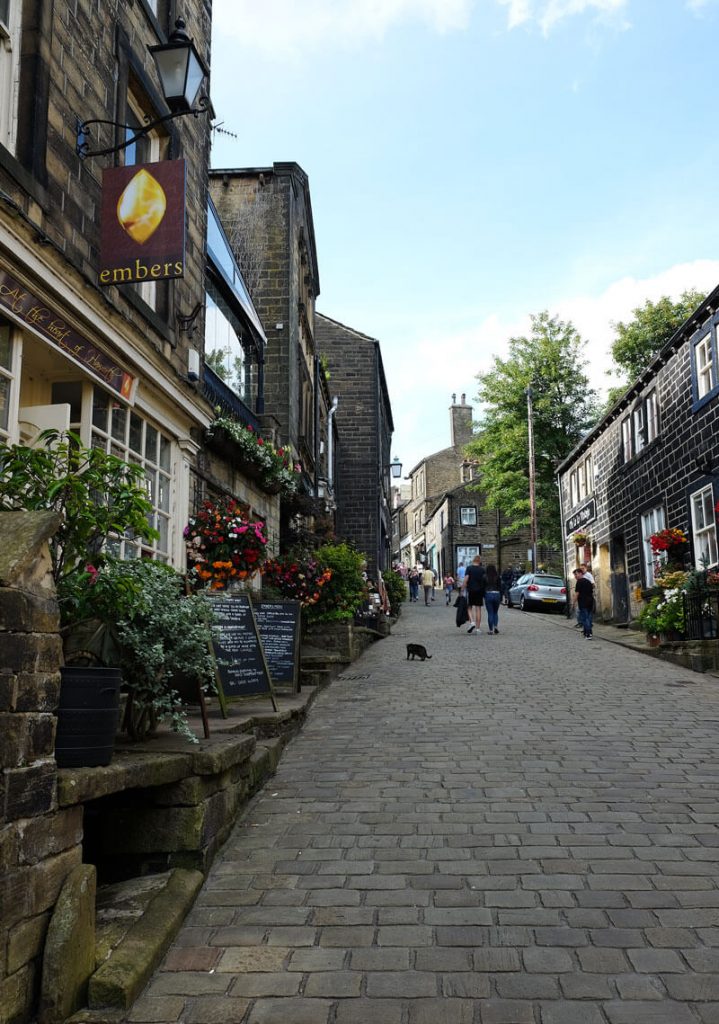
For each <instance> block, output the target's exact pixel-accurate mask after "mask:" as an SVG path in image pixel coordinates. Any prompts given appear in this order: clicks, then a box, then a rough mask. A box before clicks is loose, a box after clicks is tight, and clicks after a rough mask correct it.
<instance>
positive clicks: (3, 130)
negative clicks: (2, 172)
mask: <svg viewBox="0 0 719 1024" xmlns="http://www.w3.org/2000/svg"><path fill="white" fill-rule="evenodd" d="M21 25H22V0H0V144H1V145H3V146H4V147H5V148H6V149H9V150H10V152H11V153H14V152H15V143H16V139H17V104H18V90H19V87H20V29H21Z"/></svg>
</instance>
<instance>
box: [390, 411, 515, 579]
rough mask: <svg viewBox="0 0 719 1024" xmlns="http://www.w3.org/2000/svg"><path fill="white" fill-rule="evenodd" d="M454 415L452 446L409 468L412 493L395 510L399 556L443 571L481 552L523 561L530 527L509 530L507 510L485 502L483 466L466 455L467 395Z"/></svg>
mask: <svg viewBox="0 0 719 1024" xmlns="http://www.w3.org/2000/svg"><path fill="white" fill-rule="evenodd" d="M449 414H450V441H451V444H450V446H449V447H448V448H443V449H442V450H441V451H439V452H435V453H434V454H433V455H429V456H427V457H426V458H424V459H422V460H421V462H419V463H417V465H416V466H414V467H413V468H412V469H411V470H410V473H409V476H410V478H411V487H412V493H411V497H410V499H409V501H407V502H406V504H404V505H402V506H401V507H400V508H399V509H398V511H397V513H396V514H397V516H398V518H399V529H398V534H399V550H398V551H396V552H395V557H397V558H398V559H399V560H400V561H401V562H404V564H405V565H408V566H410V565H414V564H416V563H417V562H423V563H426V564H428V565H429V566H431V568H433V569H434V570H435V571H436V572H437V574H438V575H440V576H442V575H444V573H446V572H448V571H449V572H451V573H452V575H454V574H455V573H456V570H457V566H458V565H459V564H460V563H464V565H468V564H469V562H471V561H472V559H473V558H474V556H475V555H478V554H481V555H482V556H483V558H484V561H485V562H487V561H494V562H496V564H497V565H498V566H499V567H500V568H504V567H506V566H507V565H514V564H516V563H517V562H518V561H522V562H523V561H524V555H525V552H526V549H527V536H526V535H525V534H526V531H524V532H523V533H520V534H516V533H514V532H511V533H510V532H509V531H508V530H507V529H506V526H505V521H504V517H503V516H502V514H501V513H499V512H497V511H496V510H494V509H488V508H487V507H486V503H485V501H484V498H483V496H482V493H481V490H480V489H478V483H479V478H478V468H477V466H476V464H475V463H473V462H472V461H471V460H470V459H468V458H467V456H466V455H465V452H464V449H465V446H466V445H467V444H468V443H469V441H471V440H472V437H473V425H472V406H471V405H468V404H467V402H466V396H465V395H462V397H461V400H460V402H459V404H458V403H457V401H456V395H453V396H452V405H451V406H450V409H449Z"/></svg>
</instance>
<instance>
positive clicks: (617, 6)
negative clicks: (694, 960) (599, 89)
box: [498, 0, 706, 35]
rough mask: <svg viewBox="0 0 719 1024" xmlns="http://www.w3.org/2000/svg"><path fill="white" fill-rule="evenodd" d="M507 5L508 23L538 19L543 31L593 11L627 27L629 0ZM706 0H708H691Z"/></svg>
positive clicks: (529, 0)
mask: <svg viewBox="0 0 719 1024" xmlns="http://www.w3.org/2000/svg"><path fill="white" fill-rule="evenodd" d="M498 2H499V3H500V4H501V5H502V6H504V7H507V8H508V9H509V10H508V14H507V26H508V28H510V29H512V28H516V27H517V26H518V25H522V24H525V23H526V22H530V21H536V22H537V24H538V25H539V26H540V28H541V29H542V32H544V34H545V35H546V34H548V33H549V32H550V31H551V29H552V28H553V27H554V26H555V25H556V24H557V23H558V22H560V21H563V20H564V19H565V18H570V17H573V16H574V15H577V14H593V15H594V16H595V17H596V18H597V19H600V20H603V21H611V22H612V23H613V24H616V25H618V26H619V27H620V28H627V27H628V22H627V20H626V18H625V17H624V12H625V11H626V9H627V6H628V0H498ZM689 2H690V3H692V2H694V3H703V2H706V0H689Z"/></svg>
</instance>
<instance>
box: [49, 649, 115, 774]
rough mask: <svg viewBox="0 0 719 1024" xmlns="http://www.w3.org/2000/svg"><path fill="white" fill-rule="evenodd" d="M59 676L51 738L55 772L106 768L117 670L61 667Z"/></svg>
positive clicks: (112, 735)
mask: <svg viewBox="0 0 719 1024" xmlns="http://www.w3.org/2000/svg"><path fill="white" fill-rule="evenodd" d="M60 675H61V682H60V703H59V706H58V709H57V733H56V735H55V760H56V761H57V765H58V768H95V767H99V766H102V765H108V764H109V763H110V761H111V759H112V752H113V750H114V748H115V734H116V733H117V725H118V720H119V717H120V687H121V686H122V674H121V672H120V669H119V668H100V667H97V666H94V665H93V666H84V665H82V666H78V665H65V666H64V667H63V668H61V669H60Z"/></svg>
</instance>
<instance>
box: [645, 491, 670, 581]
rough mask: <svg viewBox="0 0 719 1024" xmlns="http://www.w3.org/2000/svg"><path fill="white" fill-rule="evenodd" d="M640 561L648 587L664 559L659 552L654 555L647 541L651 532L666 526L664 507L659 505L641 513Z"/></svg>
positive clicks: (657, 531) (663, 555)
mask: <svg viewBox="0 0 719 1024" xmlns="http://www.w3.org/2000/svg"><path fill="white" fill-rule="evenodd" d="M641 518H642V561H643V563H644V582H645V584H646V585H647V586H648V587H653V586H654V578H655V576H656V574H657V571H658V569H659V567H660V565H661V563H662V562H663V561H666V555H665V554H660V555H659V556H657V555H655V554H654V552H653V551H652V546H651V544H650V543H649V538H650V537H651V535H652V534H653V533H659V531H660V530H663V529H664V528H665V527H666V517H665V515H664V509H663V507H662V506H661V505H658V506H657V507H656V508H652V509H649V511H648V512H644V513H643V514H642V517H641Z"/></svg>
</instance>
